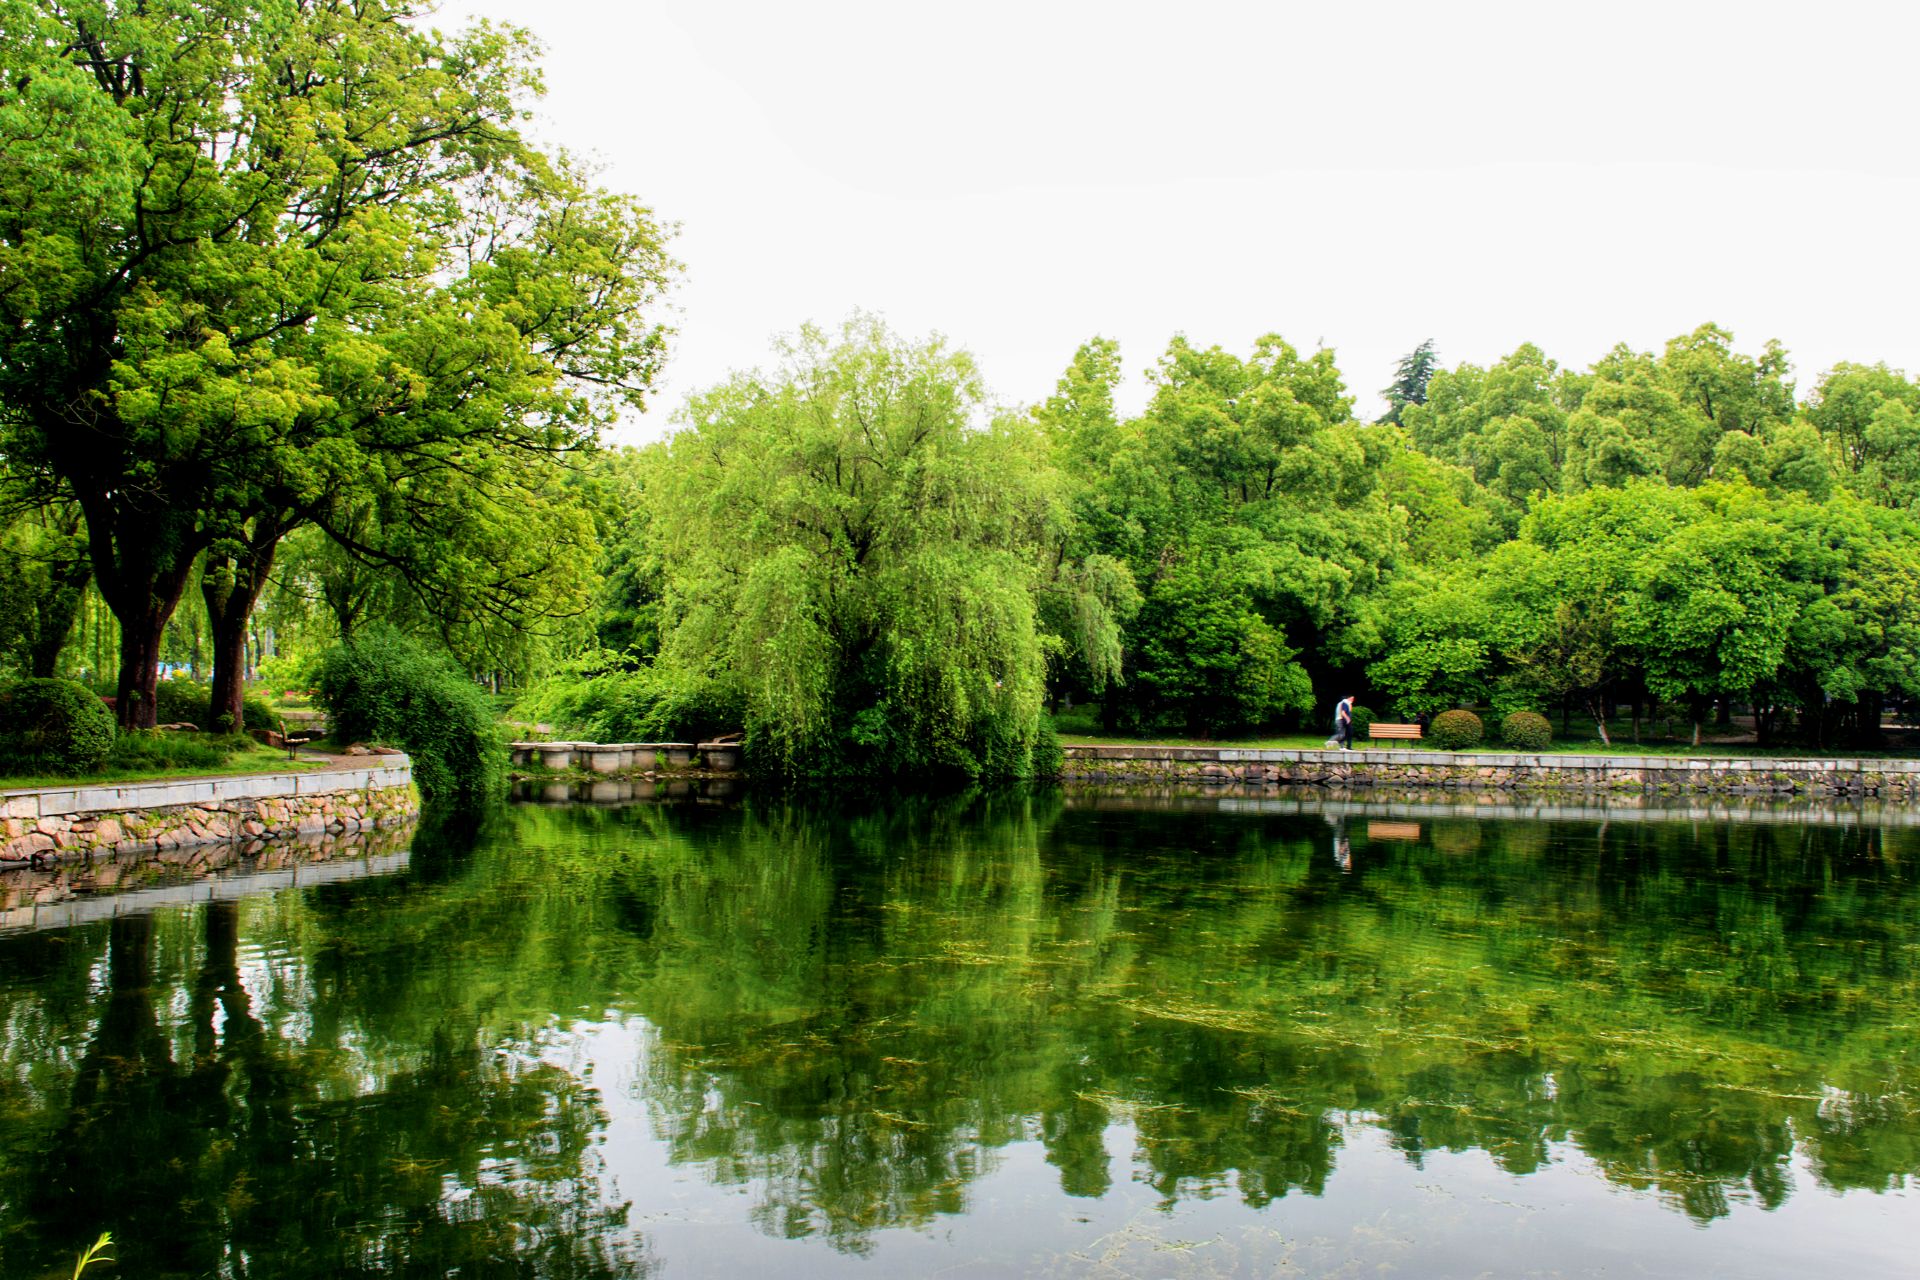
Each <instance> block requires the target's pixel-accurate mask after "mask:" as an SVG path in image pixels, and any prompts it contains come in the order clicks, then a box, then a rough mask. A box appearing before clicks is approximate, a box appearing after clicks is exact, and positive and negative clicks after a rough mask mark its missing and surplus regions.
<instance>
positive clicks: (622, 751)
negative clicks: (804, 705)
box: [507, 742, 740, 773]
mask: <svg viewBox="0 0 1920 1280" xmlns="http://www.w3.org/2000/svg"><path fill="white" fill-rule="evenodd" d="M507 746H508V749H509V750H510V751H511V752H512V753H513V755H512V758H513V766H514V768H516V769H545V770H547V771H549V772H555V773H558V772H564V771H566V770H569V769H576V770H581V771H584V772H587V773H660V772H666V771H670V770H681V769H705V770H709V771H711V772H714V773H734V772H737V771H738V770H739V768H740V744H739V743H737V742H511V743H508V744H507Z"/></svg>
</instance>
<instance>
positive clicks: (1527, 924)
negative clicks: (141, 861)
mask: <svg viewBox="0 0 1920 1280" xmlns="http://www.w3.org/2000/svg"><path fill="white" fill-rule="evenodd" d="M1817 816H1818V817H1819V818H1820V819H1821V820H1820V821H1815V822H1805V821H1780V820H1768V821H1759V820H1742V821H1725V820H1712V821H1703V820H1690V819H1672V818H1668V819H1659V820H1654V819H1650V818H1649V816H1648V815H1645V814H1633V813H1622V814H1617V815H1611V816H1608V815H1602V814H1598V813H1593V814H1571V815H1564V814H1563V815H1560V816H1558V817H1555V818H1553V819H1551V820H1542V819H1538V818H1535V819H1507V818H1500V817H1497V816H1491V815H1487V816H1480V817H1464V816H1459V815H1457V814H1447V813H1446V812H1445V811H1443V810H1438V809H1422V808H1419V807H1403V808H1401V809H1398V810H1387V811H1377V812H1374V813H1372V814H1368V813H1362V812H1360V811H1358V810H1355V809H1352V808H1351V807H1342V806H1338V805H1335V806H1333V807H1331V808H1328V807H1324V806H1316V805H1315V804H1312V803H1309V804H1305V805H1301V804H1291V803H1288V804H1279V805H1262V804H1260V803H1255V802H1247V801H1228V802H1224V803H1206V804H1191V803H1190V804H1186V805H1184V806H1182V805H1180V804H1177V803H1174V802H1154V801H1145V800H1139V799H1132V800H1129V799H1125V798H1116V797H1100V796H1092V795H1086V794H1081V795H1074V796H1067V797H1062V796H1059V795H1042V796H1025V795H1012V794H977V795H972V796H966V797H955V798H947V799H926V798H916V799H906V800H886V801H881V800H866V801H856V802H840V803H837V804H824V803H812V804H808V803H797V802H792V801H788V800H782V799H773V798H767V797H761V796H750V797H747V798H746V799H743V800H739V801H735V802H729V803H726V804H722V805H714V804H674V805H667V804H663V805H634V806H629V807H625V808H594V807H589V806H585V805H575V806H532V805H528V806H520V807H515V808H512V809H509V810H507V811H506V812H505V813H503V814H501V815H499V816H497V817H496V818H494V819H492V820H490V821H489V822H488V823H487V824H485V825H484V826H482V827H481V828H480V829H479V830H478V831H466V832H463V831H458V830H448V829H439V830H429V831H426V832H423V833H422V834H421V835H420V836H419V838H418V839H417V840H416V841H415V843H414V847H413V850H412V853H411V855H410V856H401V857H398V858H396V857H395V856H394V854H393V853H392V852H391V851H386V852H384V853H382V854H381V856H380V857H378V858H374V859H371V860H370V861H369V862H368V863H367V864H366V866H365V868H364V874H361V875H360V876H359V878H350V877H347V876H343V875H341V874H339V871H338V866H339V863H338V861H337V860H336V862H335V867H334V869H333V870H331V871H330V872H329V874H328V876H327V877H323V878H320V879H318V880H317V881H315V882H312V883H302V882H300V881H299V880H298V878H297V877H293V878H291V879H289V877H287V876H285V875H281V876H279V878H278V879H274V878H272V877H263V878H260V879H258V880H255V881H249V880H247V879H246V878H245V877H244V876H241V877H239V878H237V879H227V880H221V881H218V882H217V883H216V882H209V883H215V887H216V889H217V892H215V893H214V894H213V898H212V900H205V901H185V900H183V899H184V898H188V897H193V896H195V894H193V893H187V894H182V893H180V892H177V891H174V892H171V893H170V892H169V891H167V887H166V886H161V887H159V888H155V887H152V886H147V887H143V888H141V887H136V889H135V890H134V891H133V892H132V893H129V894H128V895H127V896H126V897H124V898H121V899H117V900H116V901H117V902H118V903H119V904H120V905H119V907H118V908H116V909H119V910H121V911H122V914H119V915H115V916H113V917H112V918H105V910H104V909H102V907H101V904H103V903H104V902H105V901H106V900H105V899H102V898H98V897H96V898H94V899H92V902H93V905H94V908H95V911H96V914H97V915H99V916H100V917H102V918H97V919H88V918H86V917H85V916H84V915H74V914H69V915H67V916H63V917H58V918H55V917H51V916H49V917H45V918H43V919H41V920H40V921H39V922H38V923H37V924H35V925H34V927H32V928H22V929H19V930H16V931H15V932H12V933H10V934H6V935H4V936H0V1108H3V1109H4V1120H5V1123H4V1126H0V1275H5V1276H7V1277H9V1278H12V1277H17V1276H19V1277H24V1276H39V1275H54V1274H60V1275H64V1274H66V1273H67V1272H68V1271H70V1270H71V1267H72V1263H73V1257H74V1255H75V1254H76V1253H77V1252H78V1251H79V1249H80V1248H81V1247H83V1246H84V1245H85V1244H86V1243H87V1242H89V1241H91V1240H92V1238H93V1237H94V1236H95V1235H97V1234H98V1233H99V1232H100V1231H101V1230H111V1231H112V1232H113V1233H114V1236H115V1238H116V1240H117V1241H119V1242H120V1243H119V1250H118V1252H119V1258H120V1262H119V1264H118V1266H117V1267H116V1268H115V1269H113V1270H111V1271H104V1272H101V1273H100V1274H102V1275H109V1276H110V1275H122V1276H127V1277H163V1276H215V1275H220V1276H247V1277H273V1278H279V1277H319V1276H372V1275H383V1276H384V1275H405V1276H423V1277H424V1276H443V1275H444V1276H463V1277H493V1276H503V1277H504V1276H541V1277H545V1276H552V1277H594V1276H624V1275H662V1276H711V1277H723V1276H725V1277H731V1276H739V1275H743V1274H774V1275H779V1276H782V1277H808V1276H933V1275H939V1276H946V1277H992V1276H1027V1275H1034V1276H1065V1277H1107V1276H1262V1277H1264V1276H1275V1275H1302V1276H1323V1275H1356V1276H1358V1275H1369V1276H1373V1275H1380V1274H1404V1275H1410V1276H1423V1277H1426V1276H1481V1275H1494V1276H1508V1275H1513V1276H1522V1275H1543V1276H1544V1275H1555V1276H1583V1275H1606V1276H1688V1277H1692V1276H1711V1275H1726V1276H1756V1275H1758V1276H1767V1275H1779V1276H1794V1277H1804V1276H1807V1275H1810V1274H1815V1275H1848V1276H1853V1277H1878V1276H1912V1275H1913V1274H1914V1265H1915V1264H1914V1261H1913V1260H1914V1258H1915V1257H1916V1256H1920V1204H1916V1195H1915V1190H1914V1177H1915V1175H1916V1173H1920V1106H1917V1105H1916V1098H1917V1097H1920V1035H1916V1030H1920V829H1914V828H1909V827H1907V826H1905V825H1904V823H1906V822H1908V821H1912V820H1913V819H1912V818H1911V817H1910V816H1908V815H1899V814H1895V815H1891V816H1882V817H1874V816H1872V815H1869V816H1868V818H1867V820H1866V821H1861V820H1860V816H1859V815H1849V814H1846V813H1844V812H1843V813H1839V814H1837V815H1836V814H1822V815H1817ZM1756 817H1757V816H1756ZM250 886H251V887H257V889H258V891H257V892H251V891H249V890H250ZM174 889H175V890H177V889H178V886H174ZM142 895H144V896H142ZM198 896H200V897H203V898H204V897H206V896H207V895H206V894H199V895H198ZM11 918H13V919H14V920H15V921H16V922H20V921H22V920H24V919H25V917H22V916H19V915H18V914H16V915H15V916H13V917H11ZM49 921H52V923H51V924H49ZM90 1274H91V1273H90Z"/></svg>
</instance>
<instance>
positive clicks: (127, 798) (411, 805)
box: [0, 752, 420, 863]
mask: <svg viewBox="0 0 1920 1280" xmlns="http://www.w3.org/2000/svg"><path fill="white" fill-rule="evenodd" d="M419 811H420V793H419V792H418V791H416V790H415V789H414V786H413V762H412V761H411V760H409V759H407V757H406V756H404V755H401V754H399V753H398V752H393V753H390V754H385V755H380V756H374V757H371V758H370V760H369V762H367V763H356V764H353V765H348V766H342V767H330V768H315V769H307V770H300V771H297V772H295V771H289V772H285V773H247V774H236V775H232V776H229V777H218V778H168V779H162V780H159V781H154V782H125V783H114V784H101V785H94V786H79V787H35V788H23V789H19V790H12V791H0V863H4V862H15V863H17V862H26V861H32V860H36V859H44V858H47V857H61V856H68V855H81V854H93V853H103V852H125V851H139V850H147V849H173V848H179V847H181V846H183V845H193V844H204V843H210V842H215V841H238V842H243V843H244V842H252V841H260V842H262V843H264V842H266V841H271V840H284V839H291V838H293V837H295V836H299V835H308V834H314V833H320V832H334V833H338V832H343V831H365V830H371V829H373V828H375V827H382V826H389V825H392V824H394V823H399V822H406V821H411V820H412V819H413V818H414V817H415V816H416V815H417V814H418V813H419Z"/></svg>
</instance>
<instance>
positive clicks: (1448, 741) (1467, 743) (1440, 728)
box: [1427, 708, 1486, 751]
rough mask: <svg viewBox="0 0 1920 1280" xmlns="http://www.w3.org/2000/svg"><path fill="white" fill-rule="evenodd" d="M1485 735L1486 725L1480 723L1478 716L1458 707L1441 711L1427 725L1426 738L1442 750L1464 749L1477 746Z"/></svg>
mask: <svg viewBox="0 0 1920 1280" xmlns="http://www.w3.org/2000/svg"><path fill="white" fill-rule="evenodd" d="M1485 736H1486V727H1485V726H1484V725H1482V724H1481V723H1480V717H1479V716H1477V715H1475V714H1473V712H1471V711H1462V710H1460V709H1458V708H1455V709H1454V710H1452V711H1442V712H1441V713H1440V714H1439V715H1437V716H1435V717H1434V718H1433V723H1432V724H1430V725H1428V726H1427V738H1428V740H1429V741H1431V742H1432V743H1433V745H1434V746H1436V747H1439V748H1440V749H1441V750H1442V751H1465V750H1466V749H1467V748H1468V747H1477V746H1479V745H1480V739H1481V738H1483V737H1485Z"/></svg>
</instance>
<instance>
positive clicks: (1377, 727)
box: [1367, 721, 1420, 740]
mask: <svg viewBox="0 0 1920 1280" xmlns="http://www.w3.org/2000/svg"><path fill="white" fill-rule="evenodd" d="M1367 736H1368V737H1369V738H1412V739H1415V740H1418V738H1419V737H1420V726H1419V725H1417V724H1381V723H1380V722H1379V721H1375V722H1374V723H1372V724H1370V725H1368V726H1367Z"/></svg>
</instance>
